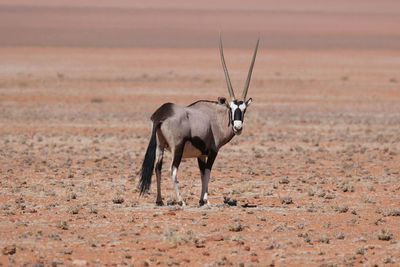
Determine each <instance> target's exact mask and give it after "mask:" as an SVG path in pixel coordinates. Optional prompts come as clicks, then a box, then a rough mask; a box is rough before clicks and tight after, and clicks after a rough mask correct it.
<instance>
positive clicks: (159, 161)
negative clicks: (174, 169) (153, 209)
mask: <svg viewBox="0 0 400 267" xmlns="http://www.w3.org/2000/svg"><path fill="white" fill-rule="evenodd" d="M163 156H164V148H162V147H160V146H157V163H156V177H157V200H156V204H157V205H158V206H163V205H164V202H163V201H162V197H161V169H162V162H163Z"/></svg>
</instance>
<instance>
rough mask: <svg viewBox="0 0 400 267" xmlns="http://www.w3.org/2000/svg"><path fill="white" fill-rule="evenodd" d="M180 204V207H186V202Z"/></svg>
mask: <svg viewBox="0 0 400 267" xmlns="http://www.w3.org/2000/svg"><path fill="white" fill-rule="evenodd" d="M178 204H179V205H180V206H182V207H186V203H185V201H183V200H181V201H179V202H178Z"/></svg>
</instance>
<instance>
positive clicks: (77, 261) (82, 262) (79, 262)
mask: <svg viewBox="0 0 400 267" xmlns="http://www.w3.org/2000/svg"><path fill="white" fill-rule="evenodd" d="M72 265H75V266H85V265H88V262H87V261H86V260H80V259H76V260H74V261H73V262H72Z"/></svg>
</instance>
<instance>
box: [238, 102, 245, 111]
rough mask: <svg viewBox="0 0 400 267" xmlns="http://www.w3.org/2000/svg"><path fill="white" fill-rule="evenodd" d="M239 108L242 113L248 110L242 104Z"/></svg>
mask: <svg viewBox="0 0 400 267" xmlns="http://www.w3.org/2000/svg"><path fill="white" fill-rule="evenodd" d="M239 108H240V110H241V111H242V113H243V112H244V110H245V109H246V104H245V103H243V104H240V105H239Z"/></svg>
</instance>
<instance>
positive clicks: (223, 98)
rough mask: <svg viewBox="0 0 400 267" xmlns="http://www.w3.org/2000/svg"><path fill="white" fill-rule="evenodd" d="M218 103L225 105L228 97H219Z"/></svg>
mask: <svg viewBox="0 0 400 267" xmlns="http://www.w3.org/2000/svg"><path fill="white" fill-rule="evenodd" d="M218 103H219V104H222V105H225V104H226V98H225V97H218Z"/></svg>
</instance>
